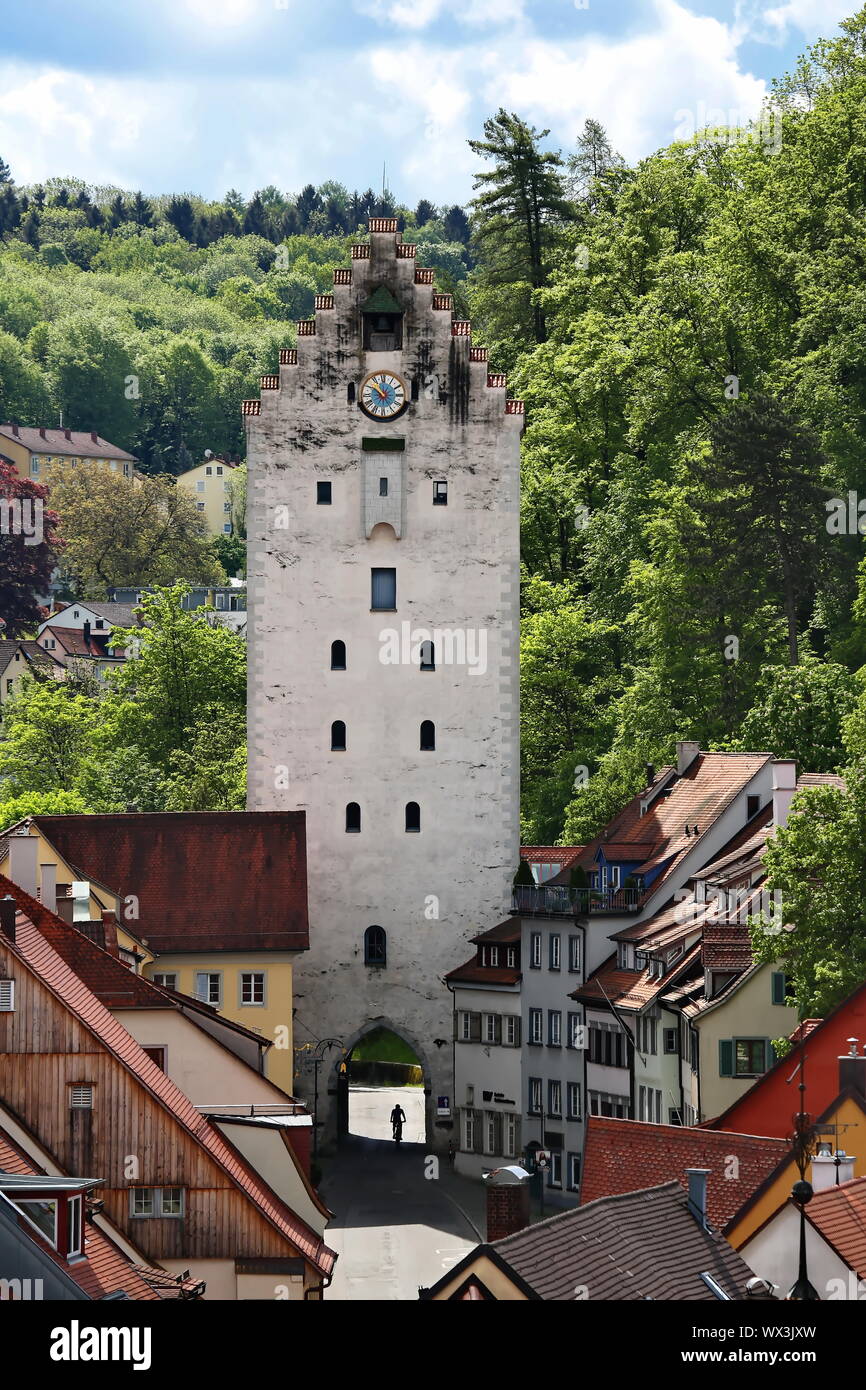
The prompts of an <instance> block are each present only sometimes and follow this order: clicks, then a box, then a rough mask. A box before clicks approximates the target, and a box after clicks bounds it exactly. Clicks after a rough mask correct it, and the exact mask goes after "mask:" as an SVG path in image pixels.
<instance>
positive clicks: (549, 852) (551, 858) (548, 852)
mask: <svg viewBox="0 0 866 1390" xmlns="http://www.w3.org/2000/svg"><path fill="white" fill-rule="evenodd" d="M585 848H586V846H585V845H521V846H520V857H521V859H525V860H526V862H527V864H561V865H562V867H563V868H564V869H567V868H568V867H569V865H571V864H573V863H574V861H575V860H576V859H578V858H579V857H580V855H581V854H582V853H583V851H584V849H585Z"/></svg>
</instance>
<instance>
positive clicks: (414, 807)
mask: <svg viewBox="0 0 866 1390" xmlns="http://www.w3.org/2000/svg"><path fill="white" fill-rule="evenodd" d="M334 274H335V284H334V292H333V294H327V295H321V296H319V297H318V299H317V312H316V316H315V318H313V319H310V320H308V321H306V322H304V323H301V324H300V325H299V328H298V340H297V347H296V348H293V349H287V350H286V351H285V352H284V353H283V354H282V360H281V364H280V370H279V373H274V374H273V375H269V376H266V377H264V378H263V380H262V390H261V397H260V399H258V400H252V401H248V402H245V403H244V413H245V418H246V422H247V427H248V448H247V458H248V467H249V480H250V481H249V500H248V506H247V534H248V537H249V544H248V556H249V578H248V586H249V596H250V597H249V615H250V622H249V628H248V630H249V634H250V636H249V640H250V662H249V792H248V804H249V806H250V807H251V808H252V809H254V810H262V809H265V808H277V807H285V808H289V807H303V808H304V809H305V811H306V817H307V835H308V838H309V845H310V854H311V857H312V859H313V860H314V861H315V862H316V864H319V865H323V866H324V865H338V866H339V869H338V871H337V872H333V873H332V872H325V873H321V874H320V875H319V877H318V879H317V885H316V894H315V899H314V903H313V918H312V923H311V925H312V937H311V949H310V953H309V959H305V960H304V962H303V963H302V964H301V965H300V966H299V988H300V989H301V990H302V992H303V996H304V1012H305V1014H306V1015H307V1017H308V1018H310V1019H314V1020H315V1021H316V1023H315V1026H316V1030H317V1032H318V1033H319V1034H320V1035H321V1036H323V1037H328V1036H333V1037H339V1038H340V1039H341V1040H342V1042H343V1046H344V1048H345V1049H347V1050H351V1048H352V1047H354V1045H355V1044H356V1043H357V1042H358V1041H360V1040H361V1039H362V1038H363V1037H364V1036H365V1035H366V1034H367V1033H369V1032H371V1031H372V1030H374V1029H379V1028H387V1029H390V1030H391V1031H392V1032H394V1033H396V1034H397V1035H399V1036H400V1037H401V1038H402V1039H403V1040H404V1041H405V1042H406V1043H407V1044H408V1045H409V1046H410V1047H411V1049H412V1051H413V1052H414V1053H415V1055H416V1056H417V1057H418V1059H419V1062H420V1064H421V1066H422V1068H423V1072H424V1079H425V1092H426V1095H427V1111H426V1120H427V1140H426V1142H427V1143H428V1144H429V1145H430V1146H431V1148H438V1149H443V1148H445V1147H446V1146H447V1144H448V1142H449V1138H450V1137H451V1136H452V1132H453V1115H451V1114H442V1113H440V1112H442V1111H450V1110H452V1109H453V1107H452V1105H451V1101H452V1100H453V1069H452V1058H451V1048H450V1046H448V1043H449V1041H450V1037H451V1029H452V1017H451V1013H452V1010H451V1000H450V998H449V995H448V993H447V992H446V991H445V990H444V989H443V988H442V977H443V976H444V975H445V974H446V972H447V971H449V970H451V969H453V967H454V966H455V965H456V964H459V963H460V953H461V952H462V951H463V950H464V949H465V943H466V942H467V941H468V940H469V939H470V938H471V937H472V936H475V935H477V934H478V933H479V932H481V931H484V930H486V929H488V928H489V927H492V926H495V925H496V923H497V922H499V921H501V920H502V917H503V916H504V914H505V913H506V912H507V908H508V901H509V894H510V887H511V881H512V879H513V876H514V871H515V868H516V866H517V863H518V853H519V804H518V803H519V796H518V778H517V767H518V762H519V759H518V689H519V681H518V661H517V658H518V626H519V474H520V468H519V453H520V435H521V431H522V427H523V407H522V403H520V402H517V401H510V400H508V399H507V398H506V383H505V378H504V376H501V375H498V374H496V375H494V374H492V373H491V372H490V370H489V366H488V363H487V353H486V352H485V351H484V350H483V349H481V348H477V347H475V346H474V345H473V343H472V337H471V325H470V324H469V323H468V321H464V320H457V319H455V318H454V316H453V300H452V297H451V296H450V295H447V294H437V293H436V292H435V290H434V286H433V272H432V270H427V269H416V264H415V247H414V246H412V245H409V244H405V243H403V242H402V240H401V237H400V234H399V233H398V231H397V223H396V219H392V218H374V219H372V220H371V222H370V238H369V241H368V242H365V243H363V244H360V245H358V246H355V247H353V248H352V253H351V265H350V266H346V267H345V268H340V269H338V270H336V271H335V273H334ZM359 904H363V908H362V909H361V910H362V912H363V914H365V915H363V916H361V917H360V918H359V915H358V913H359ZM347 1085H348V1083H347V1079H346V1078H345V1077H344V1076H343V1075H342V1074H340V1073H339V1072H337V1073H336V1074H335V1073H333V1072H332V1073H331V1075H330V1077H329V1085H328V1087H327V1091H326V1094H325V1096H324V1100H323V1111H324V1114H323V1118H324V1120H325V1122H326V1125H327V1131H326V1134H327V1138H328V1139H329V1140H332V1139H335V1138H336V1136H337V1135H338V1134H339V1133H341V1132H345V1130H346V1127H347V1120H348V1106H347V1099H348V1090H347ZM443 1098H444V1102H445V1103H444V1104H442V1103H440V1102H441V1101H442V1099H443Z"/></svg>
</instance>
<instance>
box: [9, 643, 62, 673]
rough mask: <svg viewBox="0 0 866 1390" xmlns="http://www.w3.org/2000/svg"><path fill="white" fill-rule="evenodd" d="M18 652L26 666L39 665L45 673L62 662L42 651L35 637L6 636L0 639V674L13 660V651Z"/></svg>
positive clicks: (60, 665) (60, 666)
mask: <svg viewBox="0 0 866 1390" xmlns="http://www.w3.org/2000/svg"><path fill="white" fill-rule="evenodd" d="M16 652H19V653H20V655H21V657H22V658H23V660H24V664H25V665H26V666H39V667H41V668H43V669H44V671H45V673H46V675H47V673H48V672H49V671H52V670H55V669H57V668H60V669H61V670H62V667H63V663H62V662H60V661H58V660H57V658H56V657H55V656H52V655H51V653H50V652H46V651H43V649H42V648H41V647H40V645H39V643H38V642H37V641H36V640H35V639H32V640H31V639H30V638H25V637H17V638H10V637H7V638H5V640H4V639H0V676H2V674H3V672H4V671H5V670H6V668H7V667H8V666H9V664H10V662H12V661H14V660H15V653H16Z"/></svg>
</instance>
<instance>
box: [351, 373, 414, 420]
mask: <svg viewBox="0 0 866 1390" xmlns="http://www.w3.org/2000/svg"><path fill="white" fill-rule="evenodd" d="M360 406H361V409H362V410H363V411H364V413H365V414H366V415H369V416H370V418H371V420H393V419H395V418H396V417H397V416H398V415H400V414H401V412H402V411H403V409H404V408H405V406H406V387H405V386H404V385H403V383H402V381H401V380H400V378H399V377H398V376H395V375H394V373H393V372H372V373H371V374H370V376H368V377H367V379H366V381H364V382H363V383H362V385H361V396H360Z"/></svg>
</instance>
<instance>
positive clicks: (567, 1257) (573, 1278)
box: [482, 1182, 752, 1303]
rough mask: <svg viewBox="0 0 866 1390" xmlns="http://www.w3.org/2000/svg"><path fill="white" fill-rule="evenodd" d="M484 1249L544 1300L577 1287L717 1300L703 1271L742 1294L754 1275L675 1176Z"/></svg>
mask: <svg viewBox="0 0 866 1390" xmlns="http://www.w3.org/2000/svg"><path fill="white" fill-rule="evenodd" d="M484 1248H485V1247H482V1249H484ZM487 1248H489V1249H491V1250H493V1251H494V1252H495V1253H496V1255H497V1256H499V1258H500V1259H501V1260H502V1261H504V1262H505V1263H506V1264H507V1265H508V1266H509V1267H510V1268H511V1269H513V1270H514V1271H515V1273H516V1274H517V1275H518V1276H519V1277H520V1278H521V1279H522V1280H523V1282H524V1283H525V1284H527V1285H528V1286H529V1287H530V1288H531V1289H533V1290H534V1292H535V1293H536V1295H537V1296H538V1297H539V1298H541V1299H544V1300H545V1301H547V1302H573V1301H574V1299H575V1290H576V1288H577V1287H578V1286H582V1287H583V1288H585V1289H586V1291H587V1295H588V1297H589V1299H590V1300H592V1301H593V1302H611V1301H616V1300H625V1301H634V1300H643V1299H647V1298H652V1299H653V1300H656V1301H659V1302H680V1301H688V1302H696V1303H705V1302H714V1301H715V1296H714V1295H713V1294H712V1293H711V1291H710V1289H709V1288H708V1287H707V1285H706V1284H705V1283H704V1281H703V1280H702V1279H701V1277H700V1276H701V1274H702V1273H707V1274H710V1275H711V1276H712V1277H713V1279H715V1280H716V1282H717V1283H718V1284H720V1285H721V1287H722V1288H723V1289H724V1290H725V1292H726V1293H727V1294H728V1295H729V1296H730V1298H732V1299H743V1298H744V1297H745V1296H746V1295H745V1285H746V1283H747V1281H748V1280H749V1279H751V1278H752V1271H751V1269H749V1266H748V1265H747V1264H746V1263H745V1261H744V1260H743V1259H742V1258H741V1256H740V1255H738V1254H737V1253H736V1251H735V1250H733V1249H732V1247H731V1246H730V1245H729V1244H728V1242H727V1241H726V1240H724V1239H723V1238H722V1237H721V1236H716V1235H712V1234H710V1233H709V1232H708V1231H706V1230H703V1229H702V1228H701V1227H700V1226H699V1225H698V1222H697V1221H696V1220H695V1218H694V1217H693V1216H692V1214H691V1212H690V1211H689V1209H688V1206H687V1197H686V1194H685V1192H684V1191H683V1189H682V1188H681V1187H680V1185H679V1183H678V1182H669V1183H664V1184H663V1185H662V1186H660V1187H650V1188H646V1189H644V1190H643V1191H632V1192H628V1193H624V1194H621V1195H618V1196H612V1197H602V1198H600V1199H599V1200H597V1201H595V1202H591V1203H589V1204H588V1205H586V1206H580V1207H576V1208H575V1209H574V1210H572V1211H568V1212H563V1213H561V1214H560V1215H558V1216H552V1217H549V1218H548V1219H547V1220H546V1221H539V1222H538V1223H537V1224H536V1225H534V1226H527V1227H526V1228H525V1230H522V1231H518V1232H517V1233H516V1234H515V1235H512V1236H506V1237H505V1239H504V1240H497V1241H494V1242H493V1243H492V1245H491V1246H489V1247H487Z"/></svg>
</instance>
